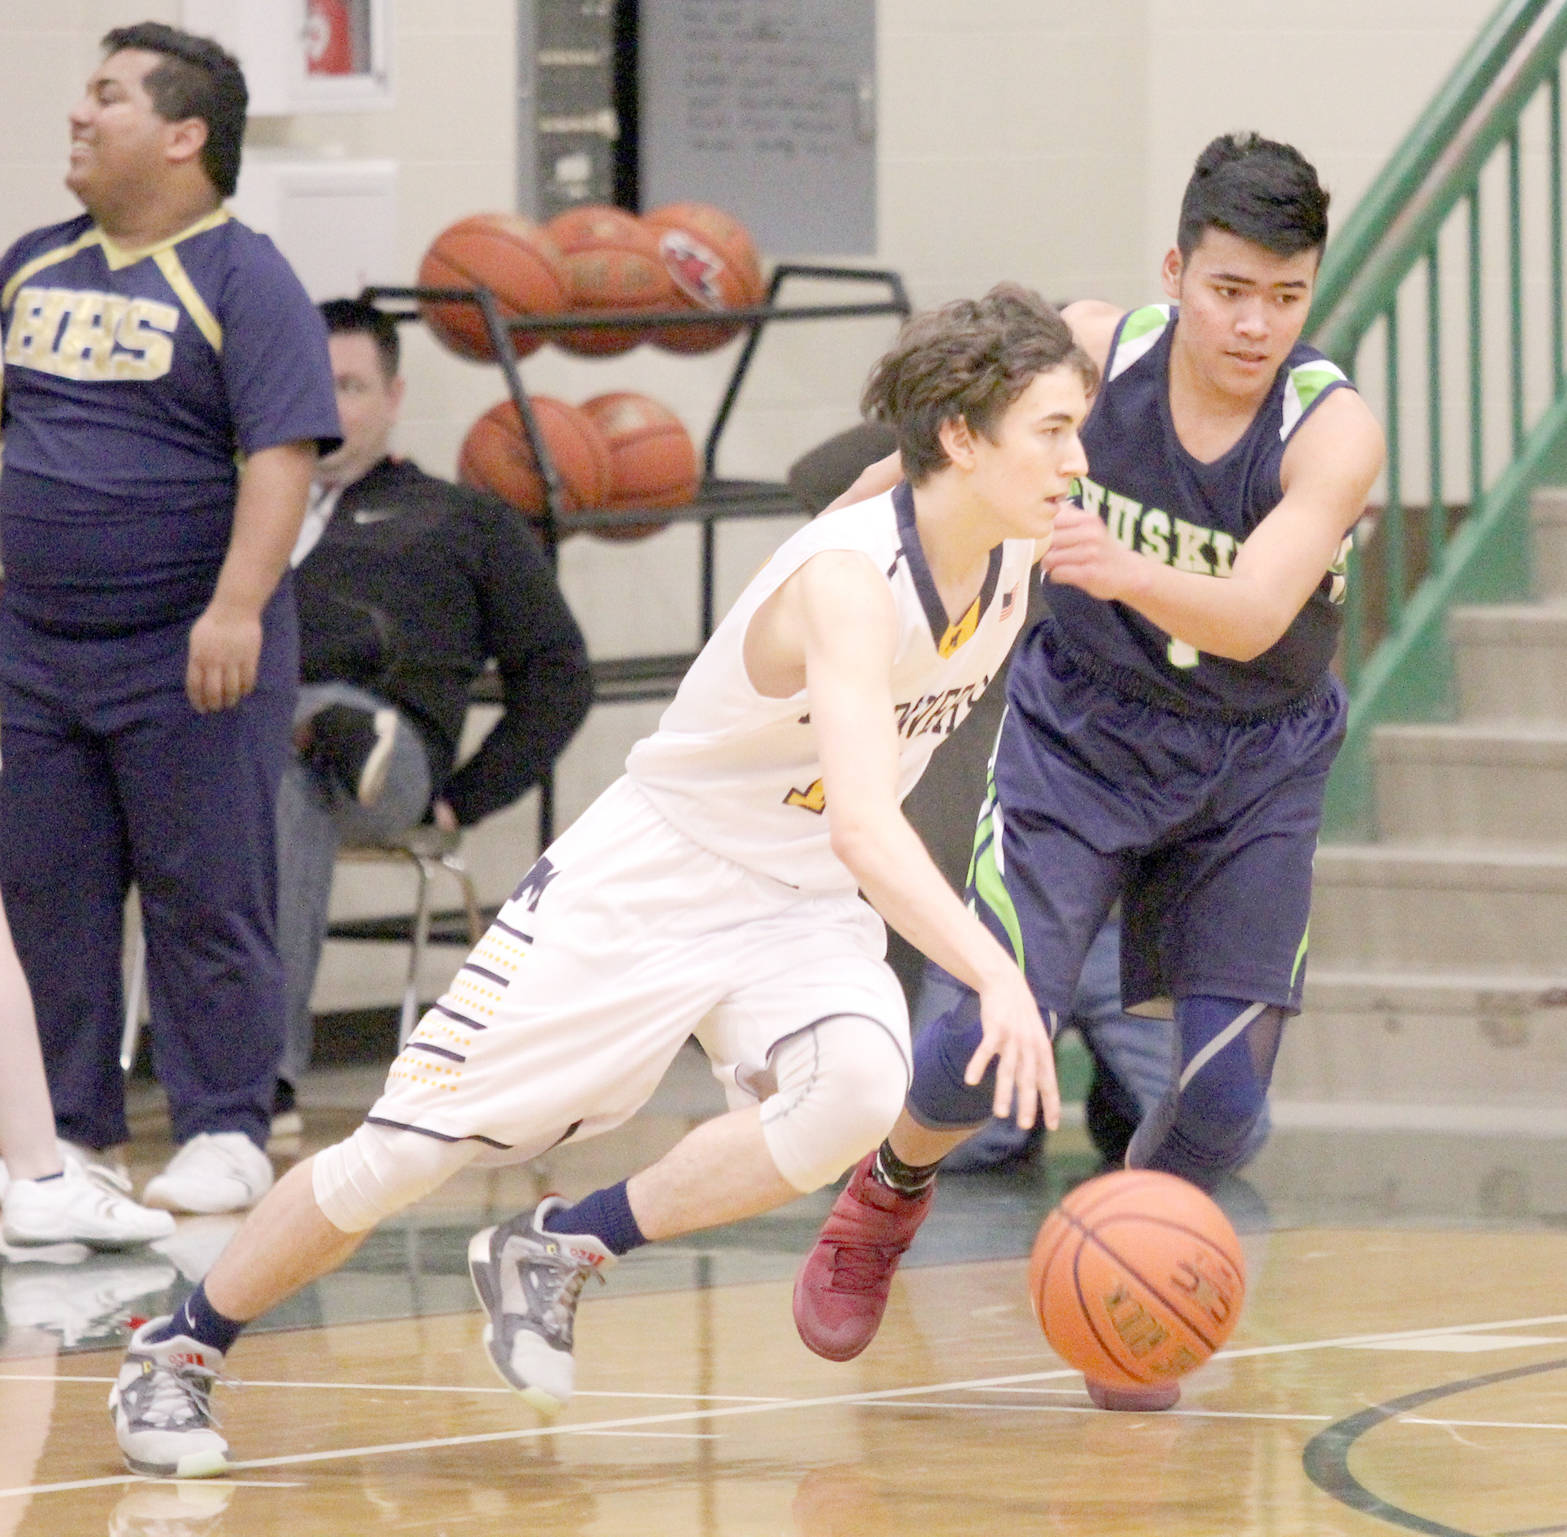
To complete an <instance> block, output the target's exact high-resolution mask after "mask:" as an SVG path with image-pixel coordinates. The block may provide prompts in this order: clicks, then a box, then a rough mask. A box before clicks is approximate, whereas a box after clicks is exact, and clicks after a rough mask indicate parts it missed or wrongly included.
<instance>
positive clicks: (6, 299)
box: [0, 229, 103, 310]
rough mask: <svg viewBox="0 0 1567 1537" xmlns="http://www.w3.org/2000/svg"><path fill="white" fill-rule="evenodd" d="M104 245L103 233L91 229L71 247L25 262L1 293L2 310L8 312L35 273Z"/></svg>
mask: <svg viewBox="0 0 1567 1537" xmlns="http://www.w3.org/2000/svg"><path fill="white" fill-rule="evenodd" d="M102 244H103V231H102V230H98V229H90V230H88V231H87V233H86V234H85V235H79V236H78V237H77V238H76V239H75V240H73V241H72V242H71V243H70V244H69V245H63V246H61V247H60V248H59V249H58V250H54V251H45V252H44V254H43V255H42V256H35V257H34V258H33V259H32V260H31V261H30V262H24V263H23V264H22V265H21V266H20V267H18V268H17V269H16V271H15V272H13V273H12V274H11V278H10V281H9V282H8V283H7V284H6V285H5V288H4V290H3V291H0V310H8V309H10V307H11V301H12V300H13V299H14V298H15V297H16V291H17V289H18V288H20V287H21V286H22V284H23V283H25V282H26V281H27V280H28V278H30V277H31V276H32V275H33V274H34V273H35V272H42V271H43V269H44V268H45V267H53V266H56V265H57V264H58V263H60V262H63V261H69V260H70V259H71V258H72V257H73V256H75V255H76V253H77V252H78V251H85V250H86V249H87V248H88V247H89V246H95V245H102Z"/></svg>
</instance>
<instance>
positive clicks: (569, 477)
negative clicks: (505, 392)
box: [457, 395, 611, 521]
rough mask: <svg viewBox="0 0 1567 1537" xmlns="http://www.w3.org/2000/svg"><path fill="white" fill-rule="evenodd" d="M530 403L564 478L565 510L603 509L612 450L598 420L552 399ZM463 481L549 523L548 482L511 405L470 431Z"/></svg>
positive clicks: (461, 461)
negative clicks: (546, 511)
mask: <svg viewBox="0 0 1567 1537" xmlns="http://www.w3.org/2000/svg"><path fill="white" fill-rule="evenodd" d="M528 403H529V405H531V406H532V408H533V418H534V420H535V421H536V422H537V423H538V425H539V432H540V434H541V435H542V436H543V438H544V446H545V449H546V450H547V452H548V453H549V457H550V460H551V462H552V463H553V464H554V466H555V469H556V471H557V472H558V473H559V475H560V480H561V511H562V512H565V513H570V512H576V511H579V510H580V509H581V508H584V507H601V506H603V504H604V501H605V498H606V497H608V495H609V490H610V468H611V467H610V458H609V446H608V445H607V444H606V443H605V441H604V437H603V434H602V433H601V432H600V431H599V430H598V428H597V427H596V426H595V425H594V423H593V420H592V418H591V417H589V416H588V415H587V414H586V413H585V412H583V411H579V410H578V409H577V407H576V406H569V405H567V404H566V403H565V401H563V400H552V399H551V398H550V397H549V396H548V395H532V396H530V397H529V401H528ZM457 478H458V479H459V480H461V481H462V482H463V484H464V485H468V486H472V487H474V488H475V489H476V490H479V491H489V492H492V493H493V494H494V495H496V496H499V497H501V498H502V499H504V500H505V501H508V502H510V503H511V504H512V506H513V507H515V508H517V509H518V510H519V511H520V512H525V513H527V514H528V515H529V516H530V517H532V518H533V519H534V520H535V521H542V520H543V514H544V479H543V477H542V476H541V475H540V474H539V469H538V465H537V464H536V462H535V461H534V457H533V451H532V449H531V447H530V446H529V443H528V439H527V436H526V434H524V432H523V430H522V418H521V417H520V416H519V415H518V414H517V407H516V406H515V405H513V404H512V402H511V401H509V400H503V401H501V402H500V403H499V404H498V405H493V406H491V407H490V409H489V410H488V411H486V412H485V413H484V415H483V416H481V417H480V418H479V419H478V421H476V422H475V423H474V424H473V426H472V427H470V428H469V429H468V435H467V437H465V438H464V439H463V443H462V450H461V452H460V453H459V454H458V456H457Z"/></svg>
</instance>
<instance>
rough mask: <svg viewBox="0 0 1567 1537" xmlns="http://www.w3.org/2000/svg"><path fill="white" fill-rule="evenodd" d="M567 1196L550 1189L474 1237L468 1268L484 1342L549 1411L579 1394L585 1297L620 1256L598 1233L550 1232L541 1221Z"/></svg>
mask: <svg viewBox="0 0 1567 1537" xmlns="http://www.w3.org/2000/svg"><path fill="white" fill-rule="evenodd" d="M565 1204H566V1203H565V1202H564V1201H563V1200H562V1199H561V1198H560V1197H559V1196H558V1195H552V1196H546V1197H545V1199H544V1200H542V1201H540V1202H539V1204H538V1206H537V1207H535V1208H534V1210H532V1211H529V1212H524V1213H523V1214H522V1215H521V1216H519V1217H513V1218H512V1219H511V1221H510V1222H503V1223H501V1224H500V1225H499V1226H498V1227H487V1228H485V1230H484V1231H483V1232H482V1233H475V1234H474V1235H473V1237H472V1238H471V1239H470V1240H469V1241H468V1274H469V1276H470V1277H472V1279H473V1289H474V1290H475V1291H476V1292H477V1293H478V1294H479V1301H480V1303H481V1304H482V1305H483V1307H484V1311H485V1313H486V1315H487V1322H486V1323H485V1325H484V1346H485V1349H486V1350H487V1351H488V1352H489V1357H490V1364H491V1365H492V1366H493V1367H494V1368H495V1370H496V1371H497V1372H498V1373H500V1377H501V1380H502V1381H503V1382H505V1383H506V1384H507V1385H508V1386H510V1387H512V1388H515V1389H516V1391H517V1392H519V1393H520V1394H522V1396H523V1397H524V1398H525V1399H527V1401H528V1402H529V1403H530V1404H532V1405H533V1407H534V1408H535V1409H537V1410H539V1411H540V1413H542V1414H554V1413H555V1412H556V1411H557V1410H559V1409H562V1408H564V1407H565V1405H566V1404H567V1403H569V1402H570V1400H571V1393H572V1389H573V1387H574V1386H575V1384H576V1376H577V1368H576V1362H575V1360H574V1358H573V1354H572V1352H573V1349H574V1346H575V1336H576V1322H577V1299H578V1298H579V1297H580V1296H581V1295H582V1288H583V1286H584V1285H585V1284H586V1282H587V1279H588V1277H589V1276H592V1275H596V1276H597V1277H598V1278H599V1280H600V1281H602V1280H603V1279H604V1275H605V1273H606V1272H607V1271H608V1270H610V1269H611V1268H612V1267H613V1266H614V1264H615V1256H614V1255H613V1254H611V1253H610V1252H609V1250H608V1249H607V1248H606V1247H605V1246H604V1244H603V1243H602V1242H601V1241H600V1240H599V1239H597V1238H595V1237H594V1236H593V1235H592V1234H591V1233H555V1232H547V1231H546V1230H545V1229H544V1228H542V1227H541V1226H540V1225H539V1224H540V1223H541V1222H542V1221H543V1220H544V1219H545V1218H546V1217H547V1216H548V1215H549V1213H550V1212H552V1211H553V1210H555V1209H556V1208H557V1207H560V1206H564V1205H565Z"/></svg>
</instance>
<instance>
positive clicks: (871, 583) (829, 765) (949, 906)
mask: <svg viewBox="0 0 1567 1537" xmlns="http://www.w3.org/2000/svg"><path fill="white" fill-rule="evenodd" d="M791 581H792V583H793V584H794V585H795V588H796V594H797V607H796V615H797V623H796V624H795V625H794V626H793V629H794V632H795V634H796V635H797V636H798V638H799V641H800V645H801V650H802V653H803V659H804V670H805V686H806V692H807V697H808V699H809V702H810V715H811V724H812V728H813V730H814V732H815V736H816V747H817V752H818V755H819V757H820V761H821V766H822V787H823V790H824V792H825V797H826V813H825V814H826V816H827V817H828V820H829V823H830V827H831V837H832V847H833V852H834V853H835V854H837V856H838V857H839V858H840V859H841V860H842V861H843V863H844V864H845V865H846V866H847V867H848V869H849V871H850V873H851V874H852V875H853V876H854V878H855V880H856V881H857V882H858V884H859V887H860V889H861V891H863V892H864V894H865V896H866V898H867V899H868V900H869V901H870V903H871V905H872V906H873V907H875V908H876V910H877V911H878V912H879V913H880V914H881V915H882V917H883V918H885V919H886V920H887V922H888V923H890V924H891V925H892V926H893V927H894V928H895V929H897V930H898V932H899V933H900V934H902V935H903V937H904V938H905V939H907V940H908V941H909V942H910V943H911V944H912V945H914V946H915V947H916V948H917V949H919V950H920V951H922V952H923V953H924V954H926V955H928V956H930V957H931V959H932V960H934V961H936V962H937V964H938V965H941V966H943V967H945V968H946V970H947V971H949V972H951V973H952V975H954V976H956V977H957V978H959V979H960V980H961V981H963V982H966V983H967V984H968V985H969V986H970V987H972V988H973V989H974V990H975V991H976V992H977V993H978V994H979V999H980V1018H981V1026H982V1037H981V1040H980V1044H979V1047H978V1049H977V1050H976V1051H975V1053H974V1055H973V1057H972V1058H971V1060H970V1062H969V1064H968V1069H967V1073H966V1076H967V1078H968V1081H969V1082H970V1083H977V1082H978V1081H979V1079H980V1078H981V1076H982V1075H983V1073H984V1072H985V1070H986V1068H987V1066H988V1065H989V1063H990V1062H991V1061H992V1060H994V1061H995V1063H996V1086H995V1098H994V1108H995V1111H996V1113H997V1114H998V1115H1011V1114H1013V1113H1014V1092H1015V1095H1016V1099H1015V1113H1016V1117H1017V1121H1018V1124H1019V1125H1020V1126H1023V1127H1029V1126H1032V1125H1033V1124H1034V1121H1035V1119H1036V1117H1037V1116H1038V1113H1039V1110H1040V1107H1041V1106H1043V1119H1044V1121H1045V1124H1046V1125H1047V1126H1049V1127H1051V1128H1054V1127H1055V1126H1056V1125H1057V1124H1058V1121H1059V1117H1060V1095H1059V1093H1058V1091H1057V1088H1056V1079H1055V1064H1054V1058H1053V1055H1052V1052H1051V1047H1050V1039H1049V1036H1048V1035H1047V1033H1046V1031H1045V1027H1044V1024H1043V1022H1042V1021H1041V1019H1040V1016H1039V1010H1038V1007H1037V1006H1036V1005H1035V1003H1034V1000H1033V996H1032V994H1031V993H1030V992H1029V989H1028V984H1027V983H1026V982H1025V981H1024V979H1023V974H1022V972H1021V971H1019V970H1018V968H1017V965H1016V963H1015V962H1014V960H1013V959H1012V957H1011V955H1010V954H1008V953H1007V952H1006V951H1005V950H1003V949H1002V947H1001V946H1000V944H998V943H997V941H996V940H995V939H994V938H993V937H992V935H991V934H990V932H989V931H988V930H987V929H986V928H985V927H984V925H983V924H981V923H980V921H979V920H978V919H977V918H976V917H975V916H974V915H973V914H972V913H971V912H969V911H968V909H967V908H966V907H965V906H964V905H963V902H962V900H961V898H959V896H958V894H957V893H956V892H955V891H954V890H953V889H952V887H951V886H950V885H949V884H948V883H947V880H946V878H945V877H944V876H943V875H942V873H941V871H940V870H939V869H938V868H937V866H936V862H935V861H934V860H933V859H932V858H931V856H930V853H929V852H928V850H927V849H926V848H925V845H924V843H923V842H922V841H921V840H920V837H919V834H918V833H916V832H915V830H914V828H913V826H912V825H911V824H910V822H909V821H908V819H907V817H905V816H904V814H903V807H902V805H901V804H900V800H899V793H898V732H897V725H896V712H895V708H894V702H893V697H892V690H891V677H892V664H893V656H894V651H895V646H896V635H897V623H896V615H895V612H894V609H893V604H892V599H891V595H890V593H889V592H888V590H887V586H886V583H885V582H884V581H883V580H882V578H881V577H880V575H879V573H877V572H876V570H875V568H874V567H873V566H872V565H871V564H870V562H869V561H868V560H867V559H866V558H865V557H864V556H862V555H858V554H850V553H848V552H836V551H835V552H827V553H824V554H822V555H818V556H816V557H815V558H814V559H813V560H811V561H809V562H807V563H806V565H805V566H804V567H802V568H801V570H800V571H799V572H797V573H796V575H795V576H794V577H793V578H792V579H791Z"/></svg>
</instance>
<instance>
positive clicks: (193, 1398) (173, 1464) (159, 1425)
mask: <svg viewBox="0 0 1567 1537" xmlns="http://www.w3.org/2000/svg"><path fill="white" fill-rule="evenodd" d="M168 1321H169V1320H168V1319H167V1318H153V1319H150V1320H148V1322H146V1323H144V1324H143V1325H142V1326H141V1328H139V1329H138V1330H137V1331H136V1332H135V1333H134V1334H133V1335H132V1336H131V1343H130V1346H129V1348H128V1349H127V1350H126V1352H125V1362H124V1364H123V1365H122V1366H121V1367H120V1375H119V1376H118V1377H117V1378H116V1379H115V1383H114V1386H113V1387H112V1388H111V1389H110V1390H109V1414H110V1416H111V1417H112V1418H113V1420H114V1438H115V1440H117V1441H118V1442H119V1443H120V1450H121V1451H122V1452H123V1453H124V1454H125V1463H126V1466H127V1467H128V1468H130V1470H131V1471H132V1472H133V1473H145V1474H146V1475H147V1476H148V1477H149V1478H211V1477H212V1476H213V1474H215V1473H222V1472H224V1471H225V1470H226V1469H227V1467H228V1452H229V1448H228V1442H227V1441H225V1440H224V1439H223V1437H222V1436H220V1435H219V1434H218V1431H217V1421H216V1420H214V1419H213V1417H212V1385H213V1383H214V1382H216V1381H217V1380H218V1378H219V1377H220V1376H221V1375H222V1372H223V1353H222V1351H219V1350H211V1349H209V1348H208V1347H207V1346H205V1345H202V1344H199V1343H198V1342H197V1341H196V1340H193V1339H191V1338H190V1337H189V1336H188V1335H184V1334H179V1335H176V1336H175V1337H174V1338H173V1339H171V1340H164V1341H162V1342H161V1343H159V1344H156V1345H153V1344H148V1343H146V1341H145V1336H146V1335H148V1334H150V1333H151V1332H152V1331H153V1330H154V1329H160V1328H162V1327H163V1326H164V1325H165V1324H166V1323H168Z"/></svg>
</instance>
